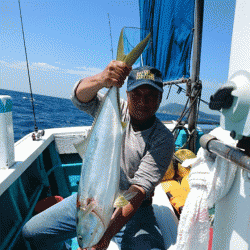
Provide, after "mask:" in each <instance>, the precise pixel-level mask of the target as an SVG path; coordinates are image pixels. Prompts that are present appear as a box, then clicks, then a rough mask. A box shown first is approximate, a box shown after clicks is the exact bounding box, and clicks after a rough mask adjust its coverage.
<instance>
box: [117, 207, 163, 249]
mask: <svg viewBox="0 0 250 250" xmlns="http://www.w3.org/2000/svg"><path fill="white" fill-rule="evenodd" d="M112 240H113V241H115V242H116V243H117V244H118V246H119V248H120V249H121V250H132V249H133V250H142V249H143V250H163V249H164V241H163V237H162V234H161V232H160V230H159V228H158V225H157V222H156V219H155V216H154V212H153V208H152V206H148V207H144V208H139V210H138V211H137V212H136V213H135V215H134V216H133V217H132V218H131V219H130V220H129V221H128V223H127V224H126V225H125V226H124V227H123V228H122V229H121V231H120V232H119V233H118V234H117V235H116V236H115V237H114V238H113V239H112Z"/></svg>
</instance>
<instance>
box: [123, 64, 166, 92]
mask: <svg viewBox="0 0 250 250" xmlns="http://www.w3.org/2000/svg"><path fill="white" fill-rule="evenodd" d="M144 84H148V85H151V86H153V87H155V88H156V89H158V90H159V91H160V92H163V81H162V75H161V72H160V71H159V70H158V69H156V68H153V67H150V66H143V67H139V68H135V69H133V70H132V71H131V72H130V74H129V76H128V82H127V91H128V92H129V91H132V90H133V89H135V88H137V87H139V86H141V85H144Z"/></svg>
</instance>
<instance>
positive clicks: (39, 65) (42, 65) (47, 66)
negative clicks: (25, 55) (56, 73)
mask: <svg viewBox="0 0 250 250" xmlns="http://www.w3.org/2000/svg"><path fill="white" fill-rule="evenodd" d="M36 68H40V69H43V70H51V69H53V70H60V68H59V67H55V66H52V65H50V64H48V63H42V62H37V63H32V64H31V69H36Z"/></svg>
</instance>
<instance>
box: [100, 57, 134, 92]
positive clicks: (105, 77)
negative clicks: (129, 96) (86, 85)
mask: <svg viewBox="0 0 250 250" xmlns="http://www.w3.org/2000/svg"><path fill="white" fill-rule="evenodd" d="M131 70H132V68H131V67H129V66H127V64H126V63H124V62H121V61H111V62H110V63H109V64H108V66H107V67H106V68H105V69H104V71H103V72H102V73H101V81H102V82H103V86H104V87H106V88H110V87H112V86H116V87H118V88H120V87H121V86H122V85H123V83H124V81H125V79H126V77H127V76H128V75H129V73H130V71H131Z"/></svg>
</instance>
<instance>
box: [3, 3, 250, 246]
mask: <svg viewBox="0 0 250 250" xmlns="http://www.w3.org/2000/svg"><path fill="white" fill-rule="evenodd" d="M153 2H154V3H155V4H154V5H152V3H153ZM159 2H161V1H159ZM166 2H168V3H169V5H168V6H171V11H172V10H173V9H176V10H177V12H174V13H175V14H174V15H172V13H170V12H171V11H169V10H168V11H166V9H164V8H163V6H162V8H161V11H160V12H159V5H158V2H157V1H146V0H145V1H140V10H141V13H140V14H141V28H142V30H146V31H147V30H150V31H151V32H152V34H153V39H152V43H151V44H152V47H151V49H152V50H153V51H151V52H149V50H147V52H146V54H144V55H143V61H144V63H145V64H149V65H152V64H153V65H152V66H155V67H158V68H159V69H160V70H161V71H162V72H164V73H163V74H164V80H165V86H171V85H173V84H175V85H176V84H177V85H181V84H185V85H186V86H187V87H186V90H187V95H188V97H189V100H190V105H189V109H188V110H184V112H183V116H182V117H181V118H183V117H184V113H187V112H189V114H190V115H189V118H188V124H186V125H185V124H183V123H181V119H179V120H178V121H177V122H167V123H165V125H166V126H167V127H168V128H169V129H170V130H171V131H173V133H175V132H176V131H177V130H179V133H177V135H178V137H177V136H176V141H181V142H183V140H185V143H184V144H185V146H187V147H188V148H189V149H190V150H191V151H193V152H197V150H198V148H199V147H200V145H199V143H198V142H197V141H198V139H199V137H200V136H201V135H202V132H201V131H199V130H198V131H197V114H198V106H199V100H200V97H201V81H200V79H199V69H200V53H201V37H202V23H203V9H204V1H202V0H196V1H185V4H186V5H185V4H183V2H182V1H166ZM170 3H172V5H171V4H170ZM248 9H250V3H247V2H246V1H243V0H237V4H236V13H235V20H236V21H237V22H236V23H235V26H234V34H233V43H232V54H231V59H230V63H231V65H232V66H231V69H230V72H231V73H230V74H234V73H235V68H237V67H238V68H237V70H241V69H242V70H243V69H244V70H246V71H247V72H250V69H249V61H250V59H249V57H248V56H247V53H245V54H244V52H243V54H242V57H243V58H244V60H243V61H242V60H241V64H239V65H238V66H237V67H236V66H235V64H236V61H237V55H236V54H237V53H236V51H237V48H238V47H239V46H242V44H239V43H238V41H239V40H238V39H237V35H238V34H239V33H237V32H240V35H241V37H242V40H243V41H248V39H247V38H248V37H247V36H248V34H250V30H249V29H247V24H248V25H249V17H248V15H247V14H246V11H247V10H248ZM184 10H185V11H184ZM147 11H149V12H150V13H155V15H154V17H152V16H150V15H149V14H148V12H147ZM164 12H166V13H164ZM167 12H168V13H167ZM156 13H158V14H159V16H158V19H157V15H156ZM167 14H169V15H170V16H171V18H172V19H171V18H170V17H169V16H168V15H167ZM175 15H178V17H179V18H178V19H174V17H173V16H175ZM183 15H184V17H183ZM159 18H161V20H163V19H164V18H166V19H169V20H170V19H171V20H172V21H173V22H172V23H174V24H171V25H170V26H169V27H167V28H166V27H165V31H166V32H163V31H161V28H162V27H161V25H160V24H159V23H161V24H162V23H164V22H159V20H160V19H159ZM184 19H187V21H186V22H184V21H183V20H184ZM180 20H181V21H180ZM239 23H240V24H239ZM148 25H149V26H148ZM173 28H175V29H176V30H178V31H179V32H175V30H173ZM193 29H194V32H193ZM243 30H247V31H249V32H243ZM170 31H171V32H170ZM145 34H146V33H145ZM145 34H144V32H141V39H143V38H144V37H145ZM166 34H167V36H169V38H167V36H166ZM169 34H170V35H169ZM180 37H181V38H182V39H183V40H180ZM156 38H157V39H156ZM177 41H179V43H178V42H177ZM163 42H164V44H162V43H163ZM158 43H159V44H158ZM162 46H164V48H165V47H166V48H168V49H165V50H164V53H165V54H164V53H162V52H161V53H158V54H157V51H159V48H160V47H162ZM175 46H176V47H175ZM244 46H245V49H246V50H245V51H249V45H248V44H247V42H245V43H244ZM177 48H179V50H177ZM157 49H158V50H157ZM247 49H248V50H247ZM154 50H155V51H154ZM191 50H193V54H192V74H191V76H190V72H189V70H190V59H191ZM152 52H154V53H152ZM147 53H148V54H147ZM149 53H151V56H150V54H149ZM171 53H175V54H171ZM152 55H154V56H152ZM170 58H171V60H170ZM173 58H175V59H177V61H175V62H172V59H173ZM184 58H185V59H184ZM150 60H151V61H150ZM162 60H163V61H164V60H165V61H168V63H167V64H166V63H165V62H164V63H162ZM178 60H179V61H178ZM174 64H176V65H178V67H177V68H176V67H173V65H174ZM162 65H165V66H162ZM180 68H181V70H180ZM233 69H234V70H233ZM183 76H184V77H183ZM31 99H32V97H31ZM247 115H248V114H247V113H246V116H247ZM89 130H90V127H89V126H85V127H70V128H55V129H46V130H44V131H42V130H38V129H37V128H35V131H34V132H33V133H31V134H28V135H26V136H24V137H23V138H21V139H20V140H19V141H17V142H16V143H14V135H13V122H12V100H11V97H9V96H1V99H0V138H1V139H0V145H1V146H0V148H1V151H0V211H1V223H0V236H1V237H0V249H1V250H4V249H31V247H30V245H29V243H28V242H27V241H25V240H24V239H23V238H22V235H21V230H22V227H23V225H24V224H25V223H26V222H27V221H28V220H29V219H30V218H31V217H32V216H33V215H34V214H35V213H38V212H39V211H38V210H39V208H40V209H41V205H40V206H38V205H37V204H39V202H40V204H43V203H41V201H44V199H45V200H46V199H47V203H46V204H47V205H48V203H49V204H53V203H55V202H58V201H59V200H60V198H61V197H62V198H66V197H68V196H69V195H71V194H73V193H75V192H77V189H78V181H79V178H80V172H81V165H82V160H81V157H80V156H79V155H78V154H77V152H76V149H75V147H74V145H73V144H75V143H77V142H79V141H82V140H84V139H85V138H86V137H87V134H88V131H89ZM183 138H184V139H183ZM176 146H177V148H178V147H179V148H181V147H183V143H180V144H178V143H176ZM248 186H249V176H248V174H247V173H246V171H245V170H242V169H241V168H239V169H238V170H237V174H236V179H235V181H234V184H233V186H232V188H231V190H230V192H229V193H228V194H227V196H226V197H225V198H224V199H223V200H222V201H220V202H219V204H217V205H216V212H215V225H216V227H215V229H214V237H213V249H238V247H239V246H240V249H248V246H249V241H250V238H249V236H248V234H249V225H248V224H249V209H248V204H249V201H248V200H249V189H248ZM236 201H237V202H236ZM153 208H154V212H155V215H156V218H157V222H158V224H159V227H160V229H161V231H162V234H163V236H164V243H165V247H166V249H168V248H170V247H171V246H172V245H174V244H175V242H176V237H177V230H178V217H177V215H176V211H175V210H174V208H173V207H172V205H171V203H170V200H169V198H168V196H167V195H166V194H165V192H164V191H163V189H162V186H161V185H158V186H157V187H156V190H155V195H154V197H153ZM225 211H226V213H225ZM68 243H69V244H70V245H71V247H72V249H73V250H75V249H77V248H78V244H77V240H76V238H73V239H69V240H68ZM109 249H117V246H116V245H114V244H113V243H111V244H110V246H109Z"/></svg>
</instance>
